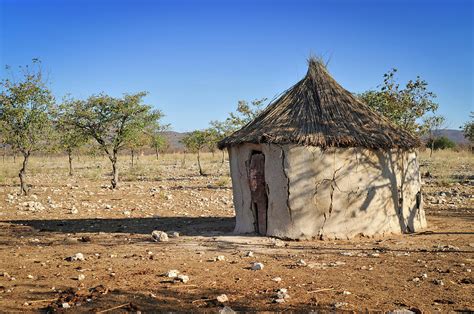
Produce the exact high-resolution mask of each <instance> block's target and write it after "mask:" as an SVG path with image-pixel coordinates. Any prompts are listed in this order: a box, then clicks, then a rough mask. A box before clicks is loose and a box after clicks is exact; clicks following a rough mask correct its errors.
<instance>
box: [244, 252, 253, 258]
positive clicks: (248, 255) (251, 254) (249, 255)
mask: <svg viewBox="0 0 474 314" xmlns="http://www.w3.org/2000/svg"><path fill="white" fill-rule="evenodd" d="M245 256H247V257H253V252H252V251H248V252H247V254H245Z"/></svg>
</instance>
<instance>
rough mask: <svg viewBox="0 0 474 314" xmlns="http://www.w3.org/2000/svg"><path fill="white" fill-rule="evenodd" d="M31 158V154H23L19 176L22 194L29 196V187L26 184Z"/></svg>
mask: <svg viewBox="0 0 474 314" xmlns="http://www.w3.org/2000/svg"><path fill="white" fill-rule="evenodd" d="M29 158H30V152H29V151H27V152H23V164H22V167H21V169H20V173H19V174H18V176H19V177H20V194H21V195H28V185H27V184H26V167H27V166H28V159H29Z"/></svg>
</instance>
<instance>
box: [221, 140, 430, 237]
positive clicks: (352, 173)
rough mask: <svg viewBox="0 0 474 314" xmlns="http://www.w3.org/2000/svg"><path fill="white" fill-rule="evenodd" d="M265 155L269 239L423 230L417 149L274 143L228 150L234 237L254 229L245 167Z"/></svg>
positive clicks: (423, 220) (249, 145) (241, 146)
mask: <svg viewBox="0 0 474 314" xmlns="http://www.w3.org/2000/svg"><path fill="white" fill-rule="evenodd" d="M253 150H258V151H262V152H263V153H264V154H265V181H266V183H267V186H268V226H267V234H268V235H271V236H277V237H282V238H292V239H305V238H314V237H320V238H351V237H354V236H357V235H367V236H371V235H377V234H386V233H402V232H414V231H418V230H419V229H421V228H424V227H426V219H425V216H424V211H423V209H422V205H421V194H419V192H420V189H421V182H420V174H419V165H418V161H417V153H416V152H415V151H399V150H391V151H374V150H368V149H361V148H333V149H326V150H321V149H320V148H317V147H304V146H296V145H284V146H279V145H273V144H262V145H254V144H244V145H238V146H233V147H231V148H230V149H229V155H230V166H231V173H232V184H233V193H234V206H235V210H236V228H235V232H237V233H247V232H253V231H254V230H255V226H254V222H255V216H254V213H253V212H252V209H251V200H250V189H249V186H248V177H247V165H246V162H247V161H248V160H249V158H250V155H251V153H252V151H253Z"/></svg>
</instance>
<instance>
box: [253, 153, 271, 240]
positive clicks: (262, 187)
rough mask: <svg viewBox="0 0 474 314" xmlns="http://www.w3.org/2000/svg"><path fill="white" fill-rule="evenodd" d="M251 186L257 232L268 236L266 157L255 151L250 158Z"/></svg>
mask: <svg viewBox="0 0 474 314" xmlns="http://www.w3.org/2000/svg"><path fill="white" fill-rule="evenodd" d="M249 185H250V195H251V198H252V210H253V211H254V213H255V217H256V222H255V231H256V232H257V233H258V234H261V235H266V234H267V218H268V217H267V213H268V211H267V205H268V196H267V187H266V183H265V155H264V154H263V153H262V152H258V151H253V152H252V155H251V156H250V167H249Z"/></svg>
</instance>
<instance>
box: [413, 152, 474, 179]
mask: <svg viewBox="0 0 474 314" xmlns="http://www.w3.org/2000/svg"><path fill="white" fill-rule="evenodd" d="M420 164H421V171H422V173H423V174H427V173H429V174H430V175H431V177H432V178H433V180H434V181H435V182H437V183H439V184H442V185H449V184H452V183H456V182H464V181H466V180H474V155H473V154H472V153H471V152H469V151H459V152H457V151H453V150H441V151H435V152H433V156H432V157H430V152H429V150H425V151H423V152H421V153H420Z"/></svg>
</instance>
